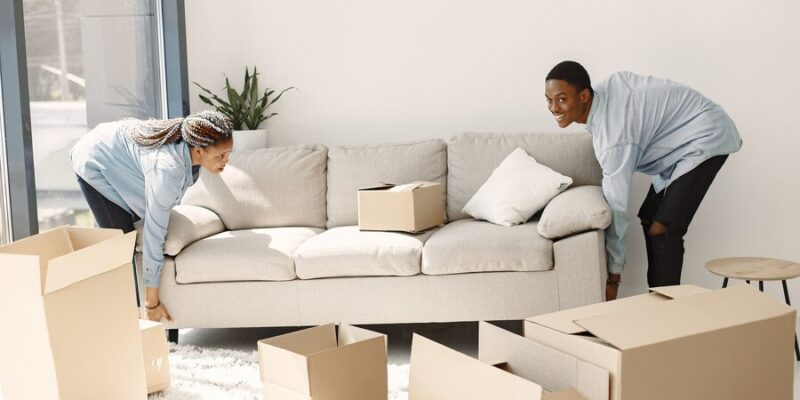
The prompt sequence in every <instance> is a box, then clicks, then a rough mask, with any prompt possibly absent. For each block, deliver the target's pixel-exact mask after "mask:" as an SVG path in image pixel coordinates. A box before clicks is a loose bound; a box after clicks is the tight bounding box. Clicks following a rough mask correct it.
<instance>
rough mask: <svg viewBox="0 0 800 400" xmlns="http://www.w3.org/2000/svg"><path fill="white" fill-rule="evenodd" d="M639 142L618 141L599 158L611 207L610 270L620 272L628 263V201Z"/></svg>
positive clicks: (608, 229)
mask: <svg viewBox="0 0 800 400" xmlns="http://www.w3.org/2000/svg"><path fill="white" fill-rule="evenodd" d="M637 150H638V147H637V145H636V144H628V143H625V144H619V145H616V146H614V147H611V148H609V149H606V150H605V151H604V152H603V153H602V154H600V155H599V157H598V160H599V161H600V166H601V167H602V168H603V195H604V196H605V198H606V201H607V202H608V205H609V207H610V208H611V218H612V219H611V225H609V227H608V228H607V229H606V253H607V257H608V271H609V272H610V273H613V274H621V273H622V268H623V266H624V265H625V237H626V234H627V232H628V225H629V224H630V220H629V218H628V200H629V198H630V193H631V180H632V179H633V173H634V172H635V171H636V162H637V160H636V158H637V154H638V151H637Z"/></svg>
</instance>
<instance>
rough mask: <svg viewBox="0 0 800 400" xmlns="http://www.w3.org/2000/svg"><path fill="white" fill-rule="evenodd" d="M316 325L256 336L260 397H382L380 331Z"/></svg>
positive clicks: (359, 399)
mask: <svg viewBox="0 0 800 400" xmlns="http://www.w3.org/2000/svg"><path fill="white" fill-rule="evenodd" d="M335 328H336V327H335V325H334V324H327V325H320V326H317V327H313V328H308V329H304V330H301V331H297V332H292V333H288V334H285V335H280V336H276V337H273V338H269V339H263V340H260V341H258V354H259V364H260V365H261V380H262V382H263V383H264V399H265V400H301V399H303V400H376V399H386V398H388V391H389V389H388V376H387V366H386V360H387V356H386V335H383V334H380V333H376V332H372V331H368V330H366V329H361V328H358V327H355V326H350V325H344V324H343V325H340V326H339V332H338V335H337V333H336V329H335Z"/></svg>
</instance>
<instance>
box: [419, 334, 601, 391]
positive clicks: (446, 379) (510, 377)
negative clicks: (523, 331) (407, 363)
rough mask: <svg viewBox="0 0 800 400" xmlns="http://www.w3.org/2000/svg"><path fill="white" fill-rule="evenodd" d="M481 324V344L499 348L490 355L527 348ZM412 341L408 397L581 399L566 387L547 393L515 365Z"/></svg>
mask: <svg viewBox="0 0 800 400" xmlns="http://www.w3.org/2000/svg"><path fill="white" fill-rule="evenodd" d="M482 327H483V329H482V331H481V332H482V333H483V334H484V336H485V337H484V338H483V339H482V341H481V344H482V345H488V346H490V347H493V348H495V349H501V351H490V353H492V355H499V354H507V353H506V352H510V351H513V349H515V348H525V347H527V346H525V343H524V342H518V341H516V340H513V339H512V340H509V336H508V335H513V334H511V333H510V332H500V331H497V329H500V328H497V327H494V326H489V325H488V324H487V325H482ZM487 331H489V332H490V334H489V335H486V332H487ZM517 338H519V339H522V340H523V341H526V339H524V338H520V337H517ZM412 340H413V342H412V344H411V371H410V376H409V384H408V398H409V400H484V399H504V400H541V399H549V400H557V399H566V400H579V399H584V397H582V396H581V395H580V394H579V393H577V392H575V391H568V390H567V391H562V392H558V393H552V394H547V393H546V391H545V390H544V389H543V388H542V387H541V386H540V385H539V384H537V383H536V382H533V381H531V380H528V379H526V378H525V377H522V376H519V375H517V374H516V373H517V372H518V371H519V368H518V367H519V366H516V365H511V364H509V363H507V362H502V363H499V364H488V363H486V362H482V361H479V360H476V359H474V358H472V357H470V356H467V355H465V354H462V353H459V352H457V351H455V350H452V349H449V348H447V347H445V346H443V345H441V344H438V343H436V342H434V341H432V340H429V339H426V338H425V337H423V336H420V335H416V334H415V335H414V337H413V339H412ZM515 342H516V343H515ZM512 363H514V364H516V362H512ZM526 368H527V367H526ZM530 370H531V369H530V368H527V369H526V371H530ZM607 377H608V373H606V379H607Z"/></svg>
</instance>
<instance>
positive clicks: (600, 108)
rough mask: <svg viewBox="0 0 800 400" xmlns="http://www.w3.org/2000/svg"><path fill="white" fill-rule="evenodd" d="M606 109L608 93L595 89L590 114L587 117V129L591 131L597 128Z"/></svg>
mask: <svg viewBox="0 0 800 400" xmlns="http://www.w3.org/2000/svg"><path fill="white" fill-rule="evenodd" d="M605 109H606V94H605V93H603V92H598V91H595V92H594V95H593V96H592V108H591V109H589V116H588V117H587V118H586V130H587V131H589V133H592V131H594V130H595V127H596V126H597V125H599V124H600V121H601V120H602V118H603V117H602V114H603V112H604V111H605Z"/></svg>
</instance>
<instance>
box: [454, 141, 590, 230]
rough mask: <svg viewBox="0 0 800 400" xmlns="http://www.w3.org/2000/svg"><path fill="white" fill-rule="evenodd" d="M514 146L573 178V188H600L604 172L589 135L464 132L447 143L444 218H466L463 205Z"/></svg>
mask: <svg viewBox="0 0 800 400" xmlns="http://www.w3.org/2000/svg"><path fill="white" fill-rule="evenodd" d="M517 147H520V148H522V149H523V150H525V151H526V152H527V153H528V154H529V155H530V156H531V157H533V158H535V159H536V161H538V162H540V163H541V164H543V165H546V166H548V167H550V168H552V169H553V170H554V171H556V172H558V173H560V174H563V175H566V176H568V177H570V178H572V181H573V183H572V185H573V186H582V185H599V184H600V183H601V181H602V179H603V173H602V170H601V169H600V165H599V164H598V163H597V159H596V158H595V156H594V149H593V147H592V136H591V135H590V134H588V133H527V134H488V133H483V134H480V133H465V134H461V135H457V136H455V137H453V138H452V139H450V141H449V142H448V143H447V219H448V220H449V221H454V220H457V219H462V218H469V216H468V215H467V214H466V213H464V212H463V211H462V209H463V208H464V205H465V204H467V201H469V199H470V198H472V196H473V195H474V194H475V192H477V191H478V188H479V187H481V185H482V184H483V183H484V182H486V179H488V178H489V176H490V175H491V174H492V171H493V170H494V169H495V168H496V167H497V166H498V165H500V162H502V161H503V159H504V158H506V156H508V155H509V154H510V153H511V152H512V151H513V150H514V149H516V148H517Z"/></svg>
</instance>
